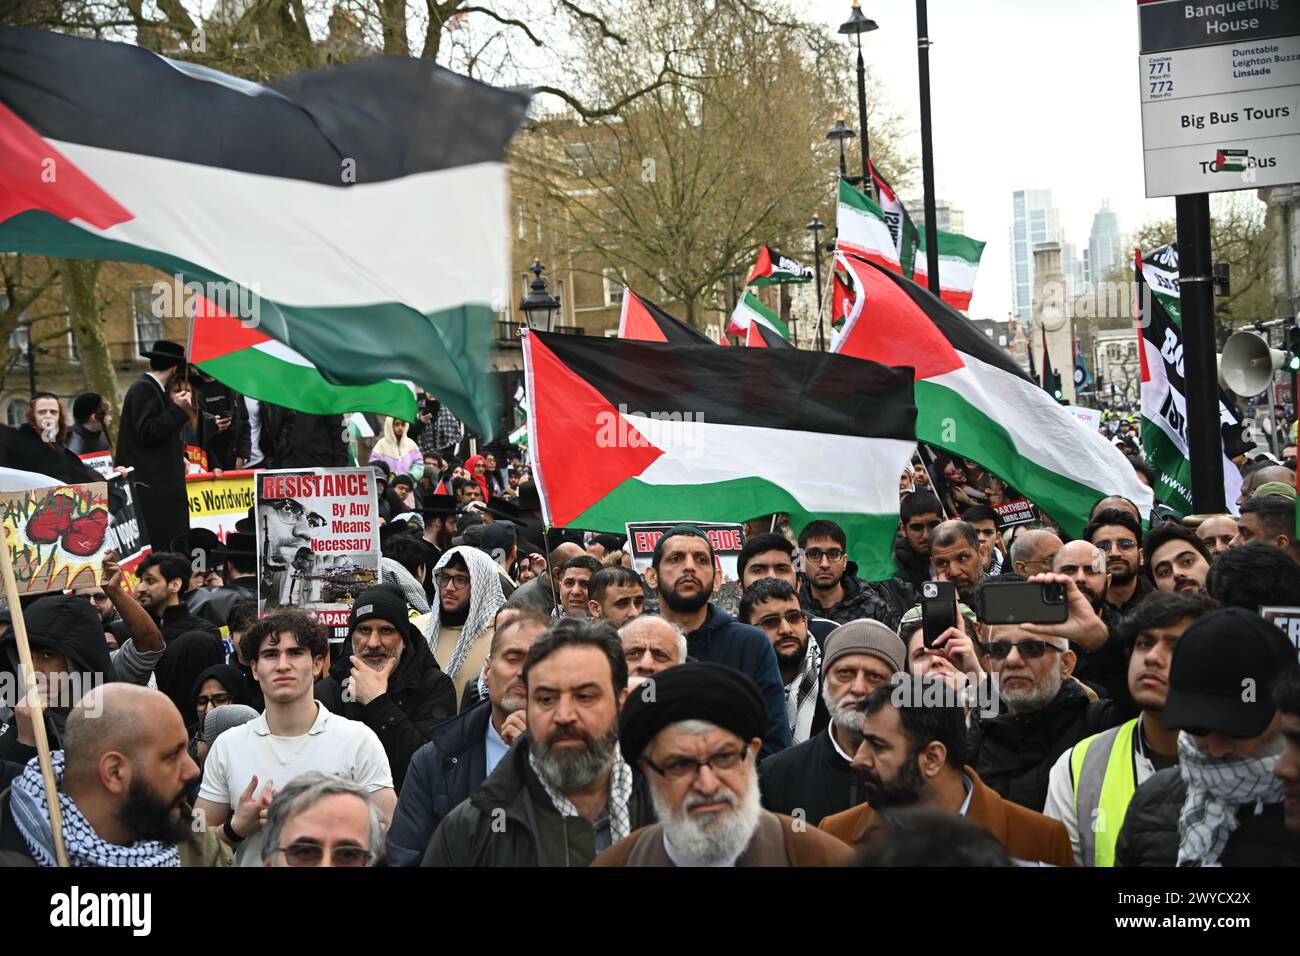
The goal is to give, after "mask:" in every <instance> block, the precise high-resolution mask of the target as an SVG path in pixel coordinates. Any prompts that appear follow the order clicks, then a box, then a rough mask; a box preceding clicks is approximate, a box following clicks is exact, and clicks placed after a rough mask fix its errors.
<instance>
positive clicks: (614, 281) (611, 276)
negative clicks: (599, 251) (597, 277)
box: [601, 269, 627, 305]
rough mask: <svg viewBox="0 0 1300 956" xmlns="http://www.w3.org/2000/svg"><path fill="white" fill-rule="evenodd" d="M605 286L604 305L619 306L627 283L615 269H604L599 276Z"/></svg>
mask: <svg viewBox="0 0 1300 956" xmlns="http://www.w3.org/2000/svg"><path fill="white" fill-rule="evenodd" d="M601 279H602V280H603V282H604V286H605V304H606V305H621V304H622V303H623V289H624V287H625V286H626V285H627V283H626V282H625V281H624V280H623V277H622V276H621V275H619V274H618V272H617V270H615V269H606V270H605V271H604V273H603V274H602V275H601Z"/></svg>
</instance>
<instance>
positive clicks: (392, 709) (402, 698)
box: [316, 623, 456, 791]
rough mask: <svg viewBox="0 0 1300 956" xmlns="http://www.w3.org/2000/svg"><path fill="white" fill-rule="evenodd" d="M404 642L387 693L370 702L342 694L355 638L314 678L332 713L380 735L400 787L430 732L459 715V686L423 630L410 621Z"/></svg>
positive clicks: (323, 701)
mask: <svg viewBox="0 0 1300 956" xmlns="http://www.w3.org/2000/svg"><path fill="white" fill-rule="evenodd" d="M402 641H403V645H404V646H403V649H402V658H401V660H399V661H398V662H397V669H396V670H394V671H393V674H392V676H391V677H389V678H388V692H387V693H385V694H380V695H379V696H378V697H376V698H375V699H374V700H372V701H371V702H370V703H368V704H365V705H362V704H360V703H358V702H357V701H356V700H345V699H344V694H343V685H344V681H346V680H348V675H350V674H351V673H352V639H351V637H349V638H348V639H347V643H346V644H345V646H344V648H343V653H341V654H340V655H339V657H338V660H336V661H335V662H334V663H333V664H332V665H331V666H330V672H329V675H328V676H326V677H322V678H321V679H320V680H318V681H317V682H316V699H317V700H319V701H320V702H321V703H322V704H323V705H324V706H325V707H327V708H329V710H330V712H331V713H335V714H339V715H340V716H342V717H347V718H348V719H349V720H359V721H361V722H362V723H364V724H365V725H366V726H367V727H369V728H370V729H371V730H373V731H374V732H375V733H376V734H378V735H379V742H380V743H382V744H383V745H384V753H386V754H387V755H388V766H389V768H390V769H391V770H392V771H393V789H395V790H398V791H400V790H401V788H402V780H403V779H405V777H406V768H407V765H408V764H410V762H411V757H412V756H413V755H414V754H415V752H416V751H417V750H419V749H420V748H421V747H423V746H424V745H425V744H426V743H427V742H428V740H429V733H430V731H432V730H433V728H434V727H436V726H438V724H440V723H442V722H443V721H444V720H450V719H451V718H452V717H455V716H456V685H455V684H454V683H453V682H452V679H451V678H450V677H448V676H447V675H446V674H444V673H443V672H442V670H441V668H439V667H438V662H437V661H436V660H434V658H433V652H432V651H431V650H429V642H428V641H426V640H425V639H424V635H423V634H421V633H420V632H419V631H417V630H416V629H415V626H414V625H413V624H409V623H408V624H407V626H406V634H405V635H404V636H403V638H402Z"/></svg>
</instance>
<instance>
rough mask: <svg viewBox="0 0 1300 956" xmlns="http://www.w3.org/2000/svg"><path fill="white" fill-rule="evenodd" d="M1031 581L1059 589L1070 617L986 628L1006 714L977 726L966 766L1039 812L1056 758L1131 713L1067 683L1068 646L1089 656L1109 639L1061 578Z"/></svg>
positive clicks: (991, 663)
mask: <svg viewBox="0 0 1300 956" xmlns="http://www.w3.org/2000/svg"><path fill="white" fill-rule="evenodd" d="M1033 580H1034V581H1036V582H1040V583H1047V584H1058V585H1060V586H1061V587H1063V588H1064V589H1065V594H1066V606H1067V608H1068V618H1067V620H1066V622H1065V623H1064V624H996V625H988V624H986V625H985V627H984V634H983V638H984V652H985V653H986V654H987V655H988V669H989V671H990V673H991V674H992V676H993V679H994V681H995V686H996V687H997V689H998V694H999V696H1000V698H1001V704H1002V708H1003V711H1004V712H1003V713H1001V714H999V715H998V716H996V717H992V718H989V719H986V720H982V721H980V722H979V724H977V725H976V729H975V732H974V734H973V738H972V748H971V749H972V755H973V758H972V760H971V764H972V766H974V767H975V770H976V772H977V773H978V774H979V775H980V778H981V779H982V780H983V781H984V782H985V783H986V784H988V785H989V786H990V787H992V788H993V789H994V790H996V791H997V792H998V793H1000V794H1001V795H1002V796H1004V797H1006V798H1007V799H1008V800H1012V801H1014V802H1016V803H1018V804H1020V805H1021V806H1023V807H1028V808H1029V809H1030V810H1035V811H1038V812H1042V809H1043V805H1044V803H1045V802H1046V800H1047V782H1048V777H1049V775H1050V773H1051V770H1052V765H1053V764H1055V763H1056V761H1057V760H1058V759H1059V758H1060V756H1061V754H1062V753H1064V752H1065V751H1066V750H1068V749H1069V748H1070V747H1073V746H1074V745H1075V744H1076V743H1078V742H1079V741H1080V740H1082V739H1083V738H1084V737H1088V736H1091V735H1092V734H1095V733H1099V732H1100V731H1103V730H1106V729H1108V728H1110V727H1114V726H1115V725H1116V724H1119V723H1121V722H1122V721H1124V720H1125V719H1127V718H1128V717H1130V716H1132V713H1133V710H1134V708H1133V707H1132V705H1129V704H1127V702H1126V703H1125V704H1123V705H1121V704H1119V703H1117V702H1115V701H1113V700H1110V699H1101V700H1098V699H1097V697H1096V695H1095V694H1094V693H1092V692H1091V691H1089V690H1088V689H1086V688H1085V687H1084V686H1083V684H1081V683H1079V681H1077V680H1075V679H1074V678H1073V676H1072V675H1073V673H1074V667H1075V663H1076V661H1077V656H1076V654H1075V652H1074V651H1073V650H1071V649H1070V647H1071V641H1073V642H1074V643H1075V644H1078V645H1080V646H1081V647H1083V648H1084V649H1086V650H1093V649H1096V648H1099V647H1101V646H1103V645H1104V644H1105V642H1106V640H1107V639H1108V638H1109V635H1110V632H1109V629H1108V628H1107V627H1106V625H1105V623H1104V622H1103V621H1102V620H1101V619H1100V618H1099V617H1098V616H1097V615H1096V613H1095V612H1094V611H1093V610H1092V607H1091V606H1090V605H1089V603H1088V599H1087V598H1086V597H1085V596H1084V595H1083V593H1082V592H1081V591H1080V590H1079V589H1078V587H1077V586H1076V585H1075V583H1074V581H1073V580H1071V579H1070V578H1067V577H1065V576H1064V575H1059V574H1040V575H1037V576H1035V577H1034V578H1033Z"/></svg>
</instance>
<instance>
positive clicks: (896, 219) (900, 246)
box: [868, 163, 920, 279]
mask: <svg viewBox="0 0 1300 956" xmlns="http://www.w3.org/2000/svg"><path fill="white" fill-rule="evenodd" d="M868 169H869V170H870V171H871V179H872V182H874V183H875V184H876V194H877V195H878V196H880V211H881V212H882V213H883V214H884V217H885V225H886V226H887V227H889V235H890V237H891V238H893V240H894V256H895V258H896V259H897V260H898V268H899V271H901V272H902V273H903V275H905V276H907V277H908V278H909V279H911V278H913V272H914V271H915V268H916V266H917V265H918V264H919V259H918V258H917V256H918V248H917V247H918V245H919V244H920V235H919V233H918V231H917V228H916V226H915V225H914V224H913V223H912V217H911V216H909V215H908V214H907V207H906V206H904V205H903V200H901V199H899V198H898V194H897V193H895V192H894V187H893V186H891V185H889V183H887V182H885V177H884V176H882V175H880V170H878V169H876V165H875V163H868Z"/></svg>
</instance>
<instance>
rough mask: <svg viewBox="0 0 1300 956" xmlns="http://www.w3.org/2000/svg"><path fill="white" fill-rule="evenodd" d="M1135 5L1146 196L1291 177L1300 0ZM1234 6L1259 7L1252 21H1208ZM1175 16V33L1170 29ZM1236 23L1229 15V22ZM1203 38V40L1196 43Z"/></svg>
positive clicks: (1298, 174)
mask: <svg viewBox="0 0 1300 956" xmlns="http://www.w3.org/2000/svg"><path fill="white" fill-rule="evenodd" d="M1220 8H1223V9H1220ZM1247 8H1249V9H1247ZM1140 9H1141V17H1140V22H1141V25H1142V51H1143V52H1142V53H1141V55H1140V56H1139V57H1138V64H1139V83H1140V90H1141V98H1142V139H1143V148H1144V156H1143V158H1144V163H1145V170H1146V183H1147V195H1148V196H1152V197H1154V196H1173V195H1182V194H1188V193H1197V192H1223V191H1228V190H1235V189H1254V188H1257V187H1260V186H1271V185H1278V184H1281V183H1290V182H1295V181H1297V180H1298V179H1300V4H1294V3H1282V4H1280V5H1279V6H1278V8H1277V10H1273V9H1272V7H1271V5H1270V4H1269V3H1268V0H1231V2H1226V3H1218V4H1187V3H1175V2H1173V0H1164V2H1157V3H1145V4H1142V6H1141V8H1140ZM1157 12H1159V13H1160V17H1159V18H1156V17H1155V14H1156V13H1157ZM1238 13H1240V14H1243V15H1250V14H1253V13H1259V14H1260V16H1259V17H1258V18H1255V19H1258V20H1259V22H1258V23H1256V24H1255V26H1253V27H1251V26H1248V25H1246V26H1240V25H1238V26H1239V27H1240V28H1237V27H1232V28H1229V27H1225V26H1223V24H1224V23H1229V21H1223V20H1220V19H1215V18H1216V17H1219V16H1220V14H1222V15H1223V16H1229V15H1232V17H1235V16H1236V14H1238ZM1266 13H1268V14H1276V15H1274V16H1264V15H1263V14H1266ZM1171 18H1172V19H1171ZM1250 19H1252V18H1251V17H1250V16H1247V20H1250ZM1175 22H1176V23H1177V24H1178V31H1173V30H1172V29H1171V28H1169V24H1170V23H1175ZM1152 23H1156V24H1157V26H1156V27H1155V29H1156V33H1157V39H1156V40H1155V41H1154V42H1153V41H1152V38H1151V31H1152V29H1153V28H1152ZM1235 23H1236V20H1235V19H1231V17H1230V26H1231V24H1235ZM1180 31H1181V32H1180ZM1206 37H1209V38H1211V39H1209V40H1208V41H1207V40H1206V39H1205V38H1206ZM1216 38H1217V40H1219V41H1223V40H1227V41H1232V42H1216ZM1207 42H1208V43H1210V44H1212V45H1198V44H1205V43H1207Z"/></svg>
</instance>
